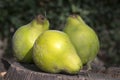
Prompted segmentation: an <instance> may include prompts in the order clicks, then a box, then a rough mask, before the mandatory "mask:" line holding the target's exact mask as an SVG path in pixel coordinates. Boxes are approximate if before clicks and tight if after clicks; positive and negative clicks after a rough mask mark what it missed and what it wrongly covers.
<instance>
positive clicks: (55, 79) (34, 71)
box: [3, 60, 120, 80]
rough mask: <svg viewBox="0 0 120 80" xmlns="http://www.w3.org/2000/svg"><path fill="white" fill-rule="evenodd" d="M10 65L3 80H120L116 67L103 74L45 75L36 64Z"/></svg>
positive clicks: (98, 72) (119, 72) (94, 71)
mask: <svg viewBox="0 0 120 80" xmlns="http://www.w3.org/2000/svg"><path fill="white" fill-rule="evenodd" d="M4 61H6V60H3V62H4ZM7 61H8V60H7ZM8 63H9V64H10V67H9V68H8V70H7V73H6V75H5V76H4V79H3V80H120V68H116V67H110V68H108V69H106V70H105V71H101V72H100V71H97V70H92V71H87V72H82V71H80V72H79V73H78V74H76V75H69V74H63V73H61V74H52V73H45V72H42V71H40V70H39V69H38V68H37V67H36V66H35V65H34V64H25V63H18V62H16V61H11V60H9V61H8Z"/></svg>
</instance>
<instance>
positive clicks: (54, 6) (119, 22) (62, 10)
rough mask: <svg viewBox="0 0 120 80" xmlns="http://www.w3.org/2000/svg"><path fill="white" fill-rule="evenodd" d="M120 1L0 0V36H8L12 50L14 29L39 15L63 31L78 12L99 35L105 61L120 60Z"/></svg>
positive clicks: (0, 37) (117, 61) (101, 56)
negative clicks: (72, 15)
mask: <svg viewBox="0 0 120 80" xmlns="http://www.w3.org/2000/svg"><path fill="white" fill-rule="evenodd" d="M119 8H120V1H119V0H2V1H1V0H0V39H1V40H4V39H5V38H7V39H8V45H7V49H6V53H11V52H12V51H11V50H12V49H11V38H12V35H13V34H14V32H15V30H16V29H17V28H19V27H20V26H22V25H25V24H27V23H29V22H30V21H31V20H32V19H33V18H34V17H35V16H36V15H37V14H43V15H45V16H46V17H47V18H48V19H49V20H50V28H51V29H59V30H62V28H63V26H64V24H65V20H66V18H67V17H68V16H69V15H70V14H73V13H77V14H79V15H80V16H82V18H83V19H84V20H85V22H86V23H87V24H88V25H89V26H91V27H92V28H93V29H94V30H95V31H96V33H97V34H98V36H99V39H100V44H101V49H100V52H99V55H98V56H99V57H100V58H101V59H102V60H103V61H104V62H106V64H119V63H120V31H119V30H120V9H119Z"/></svg>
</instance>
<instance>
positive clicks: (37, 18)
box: [36, 14, 46, 24]
mask: <svg viewBox="0 0 120 80" xmlns="http://www.w3.org/2000/svg"><path fill="white" fill-rule="evenodd" d="M45 19H46V18H45V17H44V16H43V15H41V14H39V15H38V16H36V20H37V23H40V24H43V23H44V20H45Z"/></svg>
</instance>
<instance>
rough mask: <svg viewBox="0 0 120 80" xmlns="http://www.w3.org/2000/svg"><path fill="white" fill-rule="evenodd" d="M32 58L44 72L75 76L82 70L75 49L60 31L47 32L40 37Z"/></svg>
mask: <svg viewBox="0 0 120 80" xmlns="http://www.w3.org/2000/svg"><path fill="white" fill-rule="evenodd" d="M33 58H34V62H35V64H36V65H37V66H38V67H39V68H40V69H41V70H43V71H45V72H50V73H59V72H62V71H63V72H66V73H69V74H76V73H77V72H79V70H80V69H81V68H82V62H81V60H80V58H79V56H78V55H77V53H76V50H75V48H74V47H73V45H72V43H71V42H70V40H69V38H68V36H67V35H66V34H65V33H63V32H61V31H56V30H48V31H45V32H44V33H43V34H42V35H40V36H39V37H38V39H37V40H36V42H35V44H34V47H33Z"/></svg>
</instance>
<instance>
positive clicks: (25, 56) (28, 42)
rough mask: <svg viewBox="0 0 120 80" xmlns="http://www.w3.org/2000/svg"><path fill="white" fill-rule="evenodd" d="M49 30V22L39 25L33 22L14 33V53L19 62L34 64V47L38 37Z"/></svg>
mask: <svg viewBox="0 0 120 80" xmlns="http://www.w3.org/2000/svg"><path fill="white" fill-rule="evenodd" d="M48 29H49V22H48V20H45V21H44V23H38V22H37V21H36V19H35V20H33V21H32V22H31V23H29V24H27V25H24V26H22V27H20V28H18V30H17V31H16V32H15V33H14V35H13V38H12V44H13V51H14V55H15V57H16V59H17V60H18V61H19V62H25V63H32V62H33V59H32V47H33V44H34V42H35V40H36V39H37V37H38V36H39V35H40V34H41V33H42V32H44V31H46V30H48Z"/></svg>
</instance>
